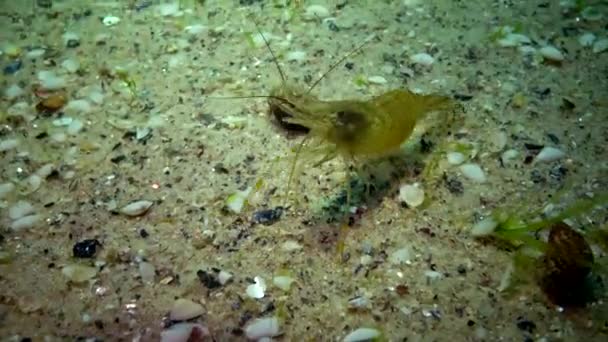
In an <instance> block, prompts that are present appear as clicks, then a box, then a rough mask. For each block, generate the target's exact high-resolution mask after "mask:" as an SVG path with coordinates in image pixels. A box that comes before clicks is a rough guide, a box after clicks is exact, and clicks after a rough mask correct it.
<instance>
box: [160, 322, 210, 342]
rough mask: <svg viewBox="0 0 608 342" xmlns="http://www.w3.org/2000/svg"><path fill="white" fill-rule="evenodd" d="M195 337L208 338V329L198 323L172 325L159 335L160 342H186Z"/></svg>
mask: <svg viewBox="0 0 608 342" xmlns="http://www.w3.org/2000/svg"><path fill="white" fill-rule="evenodd" d="M194 330H196V331H197V333H196V336H201V337H209V336H210V333H209V329H207V328H206V327H205V326H203V325H201V324H198V323H177V324H173V325H172V326H171V327H170V328H169V329H166V330H163V331H161V333H160V342H188V341H191V340H192V339H191V337H192V336H194V335H195V334H194V333H193V331H194Z"/></svg>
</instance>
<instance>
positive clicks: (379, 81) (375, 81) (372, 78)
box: [367, 76, 387, 84]
mask: <svg viewBox="0 0 608 342" xmlns="http://www.w3.org/2000/svg"><path fill="white" fill-rule="evenodd" d="M367 81H368V82H369V83H372V84H386V82H387V81H386V78H384V77H382V76H370V77H368V78H367Z"/></svg>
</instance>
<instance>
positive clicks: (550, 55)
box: [539, 45, 564, 62]
mask: <svg viewBox="0 0 608 342" xmlns="http://www.w3.org/2000/svg"><path fill="white" fill-rule="evenodd" d="M539 52H540V54H541V56H543V57H544V58H545V59H548V60H552V61H556V62H561V61H563V60H564V55H563V54H562V52H561V51H559V50H558V49H557V48H556V47H555V46H551V45H547V46H543V47H542V48H540V50H539Z"/></svg>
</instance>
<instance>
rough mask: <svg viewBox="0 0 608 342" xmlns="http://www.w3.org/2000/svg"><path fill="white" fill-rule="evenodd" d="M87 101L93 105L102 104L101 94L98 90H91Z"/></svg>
mask: <svg viewBox="0 0 608 342" xmlns="http://www.w3.org/2000/svg"><path fill="white" fill-rule="evenodd" d="M88 98H89V100H91V101H92V102H93V103H95V104H98V105H99V104H102V103H103V98H104V96H103V93H102V92H101V91H100V90H97V89H96V90H93V91H91V92H90V93H89V96H88Z"/></svg>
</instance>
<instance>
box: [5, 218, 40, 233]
mask: <svg viewBox="0 0 608 342" xmlns="http://www.w3.org/2000/svg"><path fill="white" fill-rule="evenodd" d="M41 218H42V216H40V215H36V214H34V215H27V216H23V217H21V218H19V219H16V220H15V221H13V222H12V223H11V229H12V230H23V229H29V228H32V227H34V226H35V225H36V224H37V223H38V221H40V219H41Z"/></svg>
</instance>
